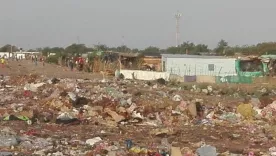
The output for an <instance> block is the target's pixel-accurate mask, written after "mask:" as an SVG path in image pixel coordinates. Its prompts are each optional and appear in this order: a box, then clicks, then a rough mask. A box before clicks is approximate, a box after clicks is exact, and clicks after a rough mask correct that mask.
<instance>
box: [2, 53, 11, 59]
mask: <svg viewBox="0 0 276 156" xmlns="http://www.w3.org/2000/svg"><path fill="white" fill-rule="evenodd" d="M2 57H5V58H9V57H12V53H10V52H0V58H2Z"/></svg>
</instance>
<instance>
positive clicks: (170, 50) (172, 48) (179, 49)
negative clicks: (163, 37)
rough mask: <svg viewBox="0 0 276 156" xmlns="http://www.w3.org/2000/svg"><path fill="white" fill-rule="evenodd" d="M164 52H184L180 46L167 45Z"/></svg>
mask: <svg viewBox="0 0 276 156" xmlns="http://www.w3.org/2000/svg"><path fill="white" fill-rule="evenodd" d="M166 53H169V54H182V53H184V52H183V51H182V48H181V47H168V48H167V49H166Z"/></svg>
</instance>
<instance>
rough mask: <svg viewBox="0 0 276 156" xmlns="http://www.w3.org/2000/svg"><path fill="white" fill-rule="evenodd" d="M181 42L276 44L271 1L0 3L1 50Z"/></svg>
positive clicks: (275, 4)
mask: <svg viewBox="0 0 276 156" xmlns="http://www.w3.org/2000/svg"><path fill="white" fill-rule="evenodd" d="M177 10H179V11H180V12H181V13H182V14H183V16H182V18H181V22H180V31H181V37H180V39H181V42H183V41H192V42H195V43H205V44H208V45H209V47H211V48H213V47H215V46H216V44H217V42H218V41H219V40H220V39H225V40H226V41H228V42H229V44H230V45H245V44H248V45H250V44H256V43H258V42H263V41H275V38H276V20H275V15H276V1H275V0H0V46H2V45H4V44H7V43H12V44H14V45H18V46H20V47H23V48H37V47H45V46H51V47H52V46H67V45H69V44H71V43H77V42H78V38H79V42H80V43H85V44H86V45H88V46H92V45H93V44H97V43H98V42H100V43H103V44H106V45H108V46H119V45H122V43H123V39H122V36H124V42H125V44H126V45H127V46H129V47H131V48H135V47H137V48H145V47H147V46H150V45H153V46H158V47H161V48H166V47H168V46H174V45H175V31H176V30H175V29H176V28H175V18H174V14H175V13H176V12H177Z"/></svg>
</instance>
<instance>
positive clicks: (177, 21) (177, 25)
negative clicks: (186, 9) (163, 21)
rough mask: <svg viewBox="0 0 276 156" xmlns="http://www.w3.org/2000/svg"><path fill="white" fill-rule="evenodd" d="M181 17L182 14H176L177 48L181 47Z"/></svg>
mask: <svg viewBox="0 0 276 156" xmlns="http://www.w3.org/2000/svg"><path fill="white" fill-rule="evenodd" d="M181 16H182V14H181V13H179V12H178V11H177V13H176V14H175V19H176V35H175V37H176V47H178V46H179V37H180V31H179V20H180V18H181Z"/></svg>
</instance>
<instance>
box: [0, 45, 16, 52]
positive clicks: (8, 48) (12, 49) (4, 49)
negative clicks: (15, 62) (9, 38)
mask: <svg viewBox="0 0 276 156" xmlns="http://www.w3.org/2000/svg"><path fill="white" fill-rule="evenodd" d="M15 51H19V49H18V48H17V47H16V46H11V45H10V44H6V45H4V46H3V47H1V48H0V52H15Z"/></svg>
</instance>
